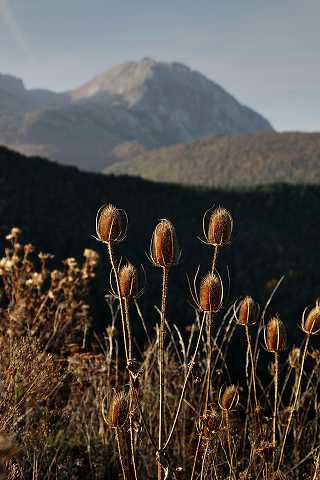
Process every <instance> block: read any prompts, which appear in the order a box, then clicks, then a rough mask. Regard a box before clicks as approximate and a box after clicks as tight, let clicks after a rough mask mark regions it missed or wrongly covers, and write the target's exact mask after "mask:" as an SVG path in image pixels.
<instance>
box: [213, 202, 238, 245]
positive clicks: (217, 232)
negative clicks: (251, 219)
mask: <svg viewBox="0 0 320 480" xmlns="http://www.w3.org/2000/svg"><path fill="white" fill-rule="evenodd" d="M232 229H233V220H232V216H231V214H230V213H229V212H228V210H226V209H225V208H222V207H218V208H216V209H215V210H214V211H213V212H212V214H211V217H210V220H209V226H208V233H207V240H208V243H210V244H211V245H215V246H217V247H223V246H225V245H228V244H229V243H230V239H231V234H232Z"/></svg>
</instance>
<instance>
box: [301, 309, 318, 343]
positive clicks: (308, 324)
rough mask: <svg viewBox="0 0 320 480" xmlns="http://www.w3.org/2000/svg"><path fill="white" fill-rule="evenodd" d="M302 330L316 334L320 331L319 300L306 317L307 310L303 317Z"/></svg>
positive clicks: (309, 333) (308, 333)
mask: <svg viewBox="0 0 320 480" xmlns="http://www.w3.org/2000/svg"><path fill="white" fill-rule="evenodd" d="M302 330H303V331H304V332H305V333H306V334H307V335H316V334H317V333H319V332H320V303H319V302H317V303H316V306H315V307H313V308H312V309H311V310H310V312H309V313H308V315H307V318H305V312H304V314H303V319H302Z"/></svg>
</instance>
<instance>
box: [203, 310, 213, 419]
mask: <svg viewBox="0 0 320 480" xmlns="http://www.w3.org/2000/svg"><path fill="white" fill-rule="evenodd" d="M206 317H207V381H206V391H205V400H204V406H203V412H204V413H205V412H206V411H207V409H208V402H209V398H210V390H211V388H210V387H211V376H212V338H211V330H212V317H213V315H212V312H207V315H206Z"/></svg>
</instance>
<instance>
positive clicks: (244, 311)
mask: <svg viewBox="0 0 320 480" xmlns="http://www.w3.org/2000/svg"><path fill="white" fill-rule="evenodd" d="M258 315H259V307H258V305H257V304H256V303H255V301H254V300H253V298H251V297H245V298H244V299H243V300H241V302H240V304H239V313H238V318H237V321H238V323H239V324H240V325H252V324H254V323H255V322H256V321H257V317H258Z"/></svg>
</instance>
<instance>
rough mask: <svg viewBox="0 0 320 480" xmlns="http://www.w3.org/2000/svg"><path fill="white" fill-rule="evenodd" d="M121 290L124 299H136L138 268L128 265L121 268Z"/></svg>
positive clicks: (119, 276)
mask: <svg viewBox="0 0 320 480" xmlns="http://www.w3.org/2000/svg"><path fill="white" fill-rule="evenodd" d="M118 278H119V289H120V295H121V297H122V298H127V299H130V298H135V297H136V296H137V295H138V273H137V269H136V267H134V266H133V265H131V263H127V264H126V265H123V267H121V269H120V271H119V274H118Z"/></svg>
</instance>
